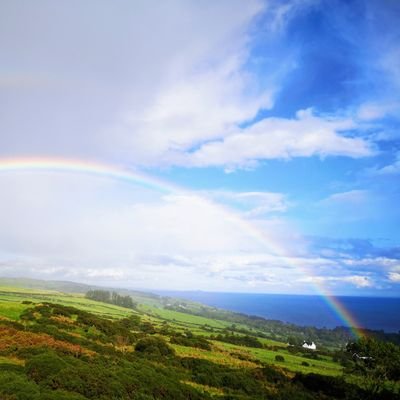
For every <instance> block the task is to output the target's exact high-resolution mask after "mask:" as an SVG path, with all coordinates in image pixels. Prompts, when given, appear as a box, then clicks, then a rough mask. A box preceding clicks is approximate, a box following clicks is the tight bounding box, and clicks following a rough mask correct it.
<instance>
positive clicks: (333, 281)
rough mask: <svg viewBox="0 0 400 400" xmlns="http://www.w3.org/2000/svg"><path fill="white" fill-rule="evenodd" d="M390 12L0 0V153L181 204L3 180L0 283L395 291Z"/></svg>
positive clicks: (22, 177) (333, 6) (399, 109)
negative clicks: (144, 182)
mask: <svg viewBox="0 0 400 400" xmlns="http://www.w3.org/2000/svg"><path fill="white" fill-rule="evenodd" d="M399 19H400V3H399V2H397V1H394V0H381V1H377V0H376V1H375V0H371V1H368V2H367V1H361V0H360V1H358V0H354V1H353V0H348V1H345V0H330V1H327V0H325V1H324V0H302V1H299V0H287V1H283V0H282V1H278V0H265V1H261V0H260V1H256V0H254V1H245V2H244V1H228V0H227V1H223V0H221V1H218V2H214V1H209V2H208V1H205V2H195V1H194V2H191V1H177V0H176V1H175V0H171V1H167V2H163V3H162V4H160V3H159V2H151V1H137V2H130V1H122V0H120V1H116V2H113V4H111V3H108V2H105V1H104V2H103V1H87V2H85V3H84V4H83V3H81V2H67V1H65V2H63V1H61V2H58V3H57V5H54V3H52V2H50V1H38V2H35V4H33V3H29V2H15V1H3V2H2V3H1V5H0V50H1V53H2V54H3V55H4V61H3V62H2V66H1V68H0V104H1V105H2V106H1V109H0V158H2V159H3V158H15V157H52V158H67V159H79V160H89V161H97V162H102V163H106V164H109V165H114V166H118V167H119V168H122V169H126V170H138V171H143V172H145V173H147V174H149V175H150V176H152V177H157V178H159V179H162V180H164V181H167V182H170V183H172V184H175V185H177V186H179V187H181V188H182V189H184V193H183V192H179V193H178V192H175V193H170V194H168V195H165V193H161V192H157V190H154V191H151V190H149V189H148V188H144V187H140V186H138V185H131V186H129V187H127V185H126V184H123V183H121V182H113V181H108V180H105V179H98V178H96V179H95V178H93V177H88V176H84V175H80V174H76V173H72V172H70V173H63V174H59V173H55V172H54V171H47V172H43V171H42V172H37V171H36V172H35V171H27V172H26V173H18V174H17V173H15V172H10V171H9V172H7V173H2V174H0V180H1V184H2V187H4V189H5V190H4V193H5V194H4V196H3V198H2V199H1V200H0V207H1V210H2V211H1V214H2V218H3V221H5V222H4V223H3V226H2V227H1V228H0V238H1V239H2V240H1V243H2V244H1V246H0V268H2V269H3V271H1V269H0V274H2V275H7V276H12V275H14V276H15V275H18V276H37V277H43V278H49V279H50V278H51V279H70V280H81V281H87V282H96V283H102V284H110V283H113V284H114V285H124V286H130V287H142V288H144V287H145V288H150V289H151V288H155V289H156V288H157V289H201V290H219V291H239V292H266V293H314V292H316V291H317V292H318V290H320V289H321V288H323V290H324V291H326V292H330V293H334V294H351V295H377V296H388V295H391V296H392V295H394V296H398V295H400V230H399V225H400V207H399V206H398V205H399V204H400V185H399V183H400V132H399V128H400V117H399V116H400V46H399V43H400V28H399V25H398V21H399ZM221 207H223V208H224V210H225V211H227V210H228V211H227V212H225V213H224V212H221V211H220V210H221ZM229 215H232V216H233V215H234V216H235V218H236V219H238V220H240V221H241V222H239V224H236V225H235V224H233V225H232V221H231V220H230V218H229ZM242 225H243V226H247V227H249V229H248V231H249V232H250V231H251V230H254V231H257V232H259V235H260V236H263V237H264V238H267V239H265V241H266V242H267V245H266V246H265V243H264V245H263V243H262V240H261V241H258V242H257V240H254V237H252V236H251V233H249V232H246V229H244V230H241V228H240V227H241V226H242ZM268 243H274V245H273V246H271V245H268ZM277 249H279V250H277ZM288 272H289V273H290V276H291V280H290V282H288V279H287V274H288ZM171 277H173V279H171Z"/></svg>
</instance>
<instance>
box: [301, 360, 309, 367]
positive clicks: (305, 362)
mask: <svg viewBox="0 0 400 400" xmlns="http://www.w3.org/2000/svg"><path fill="white" fill-rule="evenodd" d="M301 365H304V366H305V367H309V366H310V364H309V363H308V362H307V361H302V362H301Z"/></svg>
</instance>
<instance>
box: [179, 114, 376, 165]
mask: <svg viewBox="0 0 400 400" xmlns="http://www.w3.org/2000/svg"><path fill="white" fill-rule="evenodd" d="M354 127H355V123H354V121H352V120H349V119H336V118H324V117H319V116H315V115H314V114H313V112H312V111H311V110H303V111H299V112H298V114H297V117H296V118H295V119H284V118H266V119H264V120H261V121H259V122H257V123H255V124H254V125H252V126H250V127H248V128H245V129H242V130H238V131H236V132H232V133H231V134H229V135H227V136H226V137H225V138H224V139H222V140H219V141H211V142H209V143H206V144H204V145H202V146H200V148H199V149H197V150H195V151H193V152H191V153H187V154H185V155H184V156H182V157H178V156H177V157H176V163H178V164H180V165H187V166H197V167H204V166H228V167H229V166H231V167H246V166H248V165H253V164H254V162H256V161H258V160H263V159H273V158H283V159H285V158H292V157H310V156H320V157H325V156H329V155H335V156H339V155H341V156H348V157H354V158H357V157H365V156H370V155H372V154H373V148H372V146H371V144H370V143H368V142H367V141H365V140H363V139H361V138H353V137H346V136H344V135H343V134H342V132H343V131H346V130H351V129H353V128H354Z"/></svg>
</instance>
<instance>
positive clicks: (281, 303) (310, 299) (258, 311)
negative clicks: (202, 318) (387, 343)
mask: <svg viewBox="0 0 400 400" xmlns="http://www.w3.org/2000/svg"><path fill="white" fill-rule="evenodd" d="M154 293H157V294H159V295H161V296H171V297H177V298H181V299H186V300H192V301H196V302H199V303H203V304H205V305H208V306H212V307H218V308H222V309H225V310H229V311H234V312H239V313H243V314H247V315H255V316H259V317H263V318H266V319H272V320H279V321H283V322H287V323H293V324H296V325H301V326H315V327H318V328H324V327H325V328H329V329H333V328H335V327H337V326H349V325H348V323H347V321H345V320H343V319H342V318H341V317H340V316H339V315H338V313H337V312H335V311H334V310H333V309H332V307H331V306H330V305H329V304H328V303H327V301H326V299H325V298H324V297H323V296H317V295H290V294H259V293H219V292H203V291H170V290H161V291H155V292H154ZM336 299H337V300H338V301H339V302H340V303H341V304H342V305H343V306H344V308H345V309H346V310H347V311H348V312H349V313H350V315H351V316H352V317H353V318H354V320H355V321H357V323H358V327H362V328H366V329H373V330H383V331H385V332H396V333H398V332H400V298H396V297H357V296H336Z"/></svg>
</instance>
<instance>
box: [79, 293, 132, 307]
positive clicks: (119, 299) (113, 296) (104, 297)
mask: <svg viewBox="0 0 400 400" xmlns="http://www.w3.org/2000/svg"><path fill="white" fill-rule="evenodd" d="M85 297H86V298H87V299H90V300H95V301H101V302H103V303H109V304H114V305H116V306H121V307H125V308H136V307H137V304H136V303H135V302H134V301H133V300H132V297H131V296H129V295H126V296H122V295H120V294H118V293H117V292H114V291H112V292H110V291H108V290H99V289H94V290H89V291H88V292H87V293H86V296H85Z"/></svg>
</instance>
